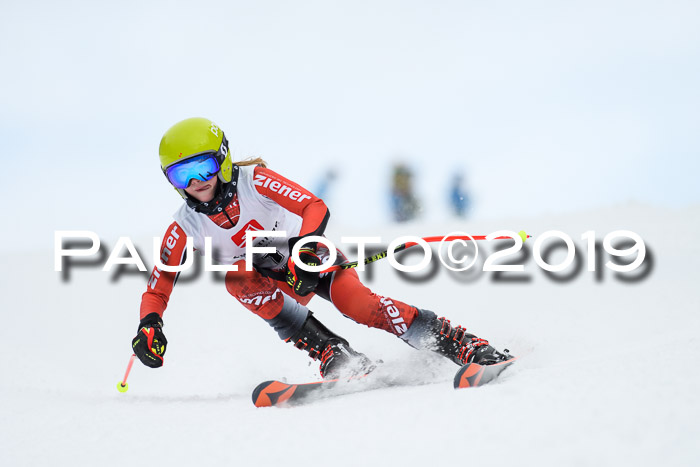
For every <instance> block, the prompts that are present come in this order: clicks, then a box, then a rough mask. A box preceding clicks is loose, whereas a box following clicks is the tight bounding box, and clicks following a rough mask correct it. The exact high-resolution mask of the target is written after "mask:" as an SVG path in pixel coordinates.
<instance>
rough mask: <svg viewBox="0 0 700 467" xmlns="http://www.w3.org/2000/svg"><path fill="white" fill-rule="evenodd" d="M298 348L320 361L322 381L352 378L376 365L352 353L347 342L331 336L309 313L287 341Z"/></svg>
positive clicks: (333, 335) (360, 355)
mask: <svg viewBox="0 0 700 467" xmlns="http://www.w3.org/2000/svg"><path fill="white" fill-rule="evenodd" d="M287 342H292V343H293V344H294V347H296V348H297V349H301V350H305V351H307V352H308V353H309V357H311V358H312V359H313V360H318V359H319V358H320V360H321V365H320V367H319V371H320V372H321V377H322V378H323V379H337V378H352V377H355V376H360V375H366V374H368V373H369V372H371V371H372V370H374V369H375V368H376V365H375V364H374V363H372V361H371V360H370V359H369V358H367V356H365V355H364V354H362V353H360V352H357V351H355V350H354V349H353V348H352V347H350V344H349V343H348V341H347V340H345V339H343V338H342V337H340V336H338V335H336V334H334V333H333V332H332V331H331V330H330V329H328V328H327V327H326V326H324V325H323V323H321V322H320V321H319V320H317V319H316V318H315V317H314V315H313V314H312V313H311V312H309V315H308V316H307V318H306V321H305V322H304V324H303V326H302V327H301V329H300V330H299V331H298V332H297V333H296V334H294V335H293V336H292V337H290V338H289V339H287Z"/></svg>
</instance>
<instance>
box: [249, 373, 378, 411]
mask: <svg viewBox="0 0 700 467" xmlns="http://www.w3.org/2000/svg"><path fill="white" fill-rule="evenodd" d="M366 377H367V375H361V376H356V377H352V378H350V379H344V380H340V379H329V380H321V381H314V382H311V383H300V384H289V383H283V382H282V381H277V380H271V381H265V382H264V383H260V384H258V386H257V387H256V388H255V389H254V390H253V404H255V406H256V407H276V406H280V405H297V404H301V403H304V402H306V401H308V400H318V399H322V398H324V397H328V396H331V395H340V394H351V393H354V392H361V391H367V390H370V389H376V388H377V386H371V387H368V386H367V385H361V384H358V383H359V382H360V380H363V379H365V378H366Z"/></svg>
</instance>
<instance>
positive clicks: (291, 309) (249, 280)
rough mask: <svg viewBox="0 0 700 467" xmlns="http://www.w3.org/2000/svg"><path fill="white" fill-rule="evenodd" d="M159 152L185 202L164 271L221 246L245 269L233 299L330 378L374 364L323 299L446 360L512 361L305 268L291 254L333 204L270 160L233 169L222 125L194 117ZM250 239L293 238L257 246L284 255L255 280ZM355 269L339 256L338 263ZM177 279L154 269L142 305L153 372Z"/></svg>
mask: <svg viewBox="0 0 700 467" xmlns="http://www.w3.org/2000/svg"><path fill="white" fill-rule="evenodd" d="M159 152H160V165H161V169H162V170H163V173H164V174H165V176H166V178H167V179H168V181H169V182H170V183H171V184H172V185H173V187H175V190H177V192H178V193H179V194H180V195H181V196H182V197H183V198H184V200H185V203H184V204H183V205H182V207H181V208H180V209H179V210H178V211H177V212H176V213H175V216H174V217H175V222H173V223H172V224H171V225H170V226H169V227H168V229H167V230H166V233H165V236H164V238H163V243H162V246H161V260H162V262H163V264H166V265H168V266H177V265H180V264H182V263H183V262H184V261H185V253H186V248H185V247H186V243H187V238H188V237H191V238H192V239H193V243H194V248H195V249H198V250H200V251H201V250H203V249H204V245H205V237H211V242H212V243H211V245H212V247H213V248H212V249H213V253H212V255H213V259H214V260H215V261H216V262H217V263H219V264H225V265H231V264H235V265H237V266H238V271H236V272H228V273H227V274H226V290H228V292H229V293H230V294H231V295H233V296H234V297H235V298H236V299H237V300H238V301H239V302H240V303H241V304H242V305H243V306H244V307H245V308H247V309H248V310H250V311H252V312H253V313H255V314H256V315H258V316H260V317H261V318H262V319H264V320H265V321H267V322H268V323H269V324H270V326H272V327H273V328H274V330H275V331H276V332H277V334H278V335H279V337H280V338H281V339H283V340H285V341H287V342H291V343H292V344H293V345H294V346H295V347H297V348H299V349H302V350H304V351H306V352H308V354H309V356H310V357H311V358H312V359H314V360H320V372H321V376H322V377H323V378H324V379H329V378H338V377H348V376H352V375H357V374H363V373H367V372H369V371H371V370H372V369H373V368H374V365H373V363H372V361H371V360H370V359H368V358H367V357H366V356H365V355H364V354H362V353H359V352H357V351H355V350H354V349H353V348H352V347H350V345H349V344H348V341H347V340H345V339H343V338H342V337H340V336H338V335H337V334H335V333H333V332H332V331H331V330H329V329H328V328H327V327H325V326H324V325H323V324H322V323H321V322H320V321H319V320H318V319H317V318H316V317H315V316H314V315H313V314H312V313H311V311H309V309H308V308H307V307H306V304H307V303H309V301H310V300H311V298H312V297H313V296H314V295H319V296H321V297H322V298H324V299H326V300H328V301H330V302H331V303H333V305H334V306H335V307H336V308H337V309H338V310H339V311H340V312H341V313H342V314H343V315H344V316H346V317H348V318H350V319H352V320H354V321H356V322H358V323H362V324H364V325H366V326H369V327H373V328H379V329H383V330H385V331H387V332H390V333H392V334H395V335H396V336H398V337H399V338H401V339H403V340H404V341H405V342H407V343H408V344H409V345H411V346H413V347H415V348H419V349H430V350H433V351H436V352H438V353H440V354H442V355H444V356H445V357H447V358H449V359H450V360H452V361H453V362H455V363H457V364H458V365H463V364H465V363H468V362H476V363H480V364H482V365H484V364H493V363H497V362H500V361H503V360H505V359H507V357H506V355H505V354H502V353H500V352H498V351H496V350H495V349H494V348H493V347H491V346H490V345H489V344H488V342H487V341H486V340H484V339H479V338H477V337H476V336H474V335H473V334H469V333H467V332H465V329H464V328H462V327H460V326H457V327H453V326H452V325H451V324H450V322H449V321H448V320H447V319H445V318H438V317H437V315H436V314H435V313H433V312H431V311H428V310H425V309H420V308H417V307H415V306H412V305H408V304H405V303H403V302H400V301H398V300H394V299H392V298H388V297H382V296H380V295H377V294H375V293H373V292H372V291H371V290H369V289H368V288H367V287H365V286H364V285H363V284H362V283H361V282H360V280H359V278H358V275H357V272H355V271H354V270H353V269H346V270H340V271H336V272H331V273H318V272H308V271H306V270H304V269H302V268H300V267H299V265H298V264H295V263H294V261H293V260H292V258H291V251H292V248H293V247H294V245H295V244H296V242H298V241H300V240H301V239H304V237H308V236H311V235H323V232H324V229H325V227H326V223H327V222H328V218H329V212H328V209H327V208H326V205H325V204H324V203H323V201H322V200H321V199H319V198H317V197H316V196H314V195H313V194H312V193H311V192H309V191H308V190H306V189H304V188H302V187H301V186H299V185H297V184H296V183H294V182H292V181H290V180H288V179H286V178H284V177H282V176H281V175H279V174H277V173H275V172H273V171H272V170H270V169H268V168H267V167H266V164H265V162H264V161H263V160H262V159H259V158H258V159H252V160H245V161H239V162H236V163H233V162H232V159H231V156H230V155H229V151H228V142H227V140H226V137H225V136H224V132H223V131H222V130H221V129H220V128H219V127H218V126H216V125H215V124H214V123H213V122H211V121H209V120H207V119H204V118H190V119H187V120H183V121H181V122H179V123H176V124H175V125H174V126H172V127H171V128H170V129H169V130H168V131H166V133H165V135H164V136H163V138H162V140H161V142H160V151H159ZM248 230H264V231H285V232H286V237H285V238H279V237H257V238H255V239H254V241H253V244H254V246H274V247H275V248H276V253H267V254H263V255H261V254H256V255H253V265H254V268H255V269H254V270H252V271H246V270H245V269H246V268H245V243H246V232H247V231H248ZM328 255H329V251H328V249H327V247H326V246H324V245H323V244H322V243H317V244H315V243H308V244H306V245H304V246H303V248H301V249H300V252H299V258H300V259H301V261H303V262H304V263H305V264H307V265H314V266H316V265H319V264H321V263H322V262H323V261H324V259H325V258H327V257H328ZM345 261H346V258H345V256H344V255H343V254H342V253H341V252H340V251H338V252H337V261H336V264H340V263H341V262H345ZM176 279H177V273H176V272H168V271H165V270H161V269H159V268H158V267H156V268H154V269H153V273H152V274H151V277H150V279H149V281H148V285H147V288H146V292H145V293H144V294H143V297H142V300H141V314H140V317H141V322H140V323H139V327H138V333H137V335H136V337H135V338H134V339H133V341H132V346H133V350H134V353H135V354H136V356H137V357H138V358H139V360H141V362H143V363H144V364H145V365H147V366H149V367H152V368H156V367H160V366H162V365H163V356H164V355H165V350H166V346H167V340H166V339H165V335H164V334H163V312H164V311H165V308H166V307H167V304H168V299H169V297H170V293H171V292H172V289H173V286H174V284H175V280H176Z"/></svg>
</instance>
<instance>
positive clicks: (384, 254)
mask: <svg viewBox="0 0 700 467" xmlns="http://www.w3.org/2000/svg"><path fill="white" fill-rule="evenodd" d="M518 235H519V236H520V238H521V239H522V240H523V242H524V241H525V240H527V239H528V238H530V237H531V235H528V234H526V233H525V231H524V230H521V231H520V232H518ZM486 237H487V235H451V236H448V237H440V236H436V237H423V238H422V240H424V241H426V242H428V243H430V242H441V241H443V240H445V241H446V242H452V241H454V240H486ZM509 238H512V237H496V238H495V239H494V240H507V239H509ZM416 245H418V243H417V242H406V243H402V244H401V245H398V246H397V247H396V248H394V253H398V252H399V251H403V250H406V249H408V248H411V247H414V246H416ZM388 254H389V251H388V250H384V251H382V252H381V253H377V254H376V255H372V256H368V257H367V258H365V259H364V263H365V264H370V263H374V262H375V261H379V260H380V259H383V258H386V257H387V256H388ZM357 266H359V261H352V262H348V263H343V264H336V265H335V266H331V267H329V268H328V269H324V270H323V271H321V272H333V271H340V270H343V269H352V268H356V267H357Z"/></svg>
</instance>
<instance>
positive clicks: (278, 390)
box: [253, 380, 296, 407]
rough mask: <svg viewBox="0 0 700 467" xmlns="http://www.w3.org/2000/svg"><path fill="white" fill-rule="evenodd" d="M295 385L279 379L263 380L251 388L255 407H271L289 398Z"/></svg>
mask: <svg viewBox="0 0 700 467" xmlns="http://www.w3.org/2000/svg"><path fill="white" fill-rule="evenodd" d="M295 390H296V386H294V385H291V384H285V383H283V382H281V381H275V380H272V381H265V382H264V383H260V384H258V386H257V387H256V388H255V389H254V390H253V404H255V407H273V406H276V405H278V404H280V403H282V402H284V401H286V400H287V399H289V398H290V397H291V396H292V394H294V391H295Z"/></svg>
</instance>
